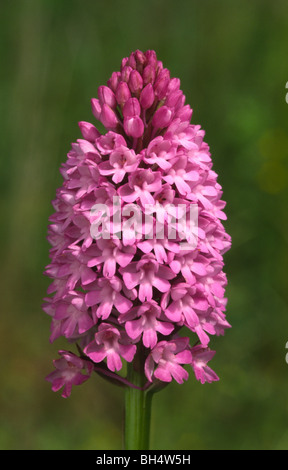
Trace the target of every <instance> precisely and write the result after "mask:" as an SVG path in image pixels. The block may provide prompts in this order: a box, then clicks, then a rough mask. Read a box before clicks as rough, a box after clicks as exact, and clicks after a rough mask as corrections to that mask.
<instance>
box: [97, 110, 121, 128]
mask: <svg viewBox="0 0 288 470" xmlns="http://www.w3.org/2000/svg"><path fill="white" fill-rule="evenodd" d="M100 121H101V122H102V124H103V126H105V127H107V129H115V127H117V124H118V119H117V116H116V114H115V113H114V111H113V110H112V109H111V108H110V107H109V106H108V104H104V105H103V106H102V110H101V115H100Z"/></svg>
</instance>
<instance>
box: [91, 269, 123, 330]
mask: <svg viewBox="0 0 288 470" xmlns="http://www.w3.org/2000/svg"><path fill="white" fill-rule="evenodd" d="M90 288H91V289H93V290H90V291H89V292H87V294H86V296H85V302H86V305H87V307H92V315H93V319H94V321H95V322H97V318H102V320H106V319H107V318H108V317H109V316H110V313H111V311H112V307H113V306H115V308H116V309H117V310H118V312H120V313H126V312H127V311H128V310H129V309H130V308H131V307H132V302H131V300H129V299H127V298H126V297H124V296H123V295H122V294H121V293H120V292H121V289H122V282H121V280H120V279H119V278H118V277H116V276H113V277H111V278H100V279H98V280H97V281H96V283H95V286H90ZM96 306H98V307H96Z"/></svg>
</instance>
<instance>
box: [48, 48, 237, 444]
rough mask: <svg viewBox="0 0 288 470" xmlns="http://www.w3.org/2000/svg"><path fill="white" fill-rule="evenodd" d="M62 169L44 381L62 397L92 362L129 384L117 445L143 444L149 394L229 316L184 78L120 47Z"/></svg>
mask: <svg viewBox="0 0 288 470" xmlns="http://www.w3.org/2000/svg"><path fill="white" fill-rule="evenodd" d="M91 105H92V113H93V115H94V118H93V121H94V119H95V120H96V121H100V122H101V123H102V125H103V126H104V128H105V132H104V133H102V134H101V133H100V132H99V131H98V129H97V127H96V126H95V125H94V123H90V122H86V121H81V122H79V127H80V131H81V134H82V135H81V137H79V138H78V139H77V140H76V142H75V143H73V144H72V147H71V150H70V151H69V152H68V155H67V160H66V162H65V163H64V164H63V165H62V167H61V169H60V171H61V174H62V176H63V184H62V187H61V188H59V189H58V190H57V192H56V197H55V200H54V201H53V207H54V214H53V215H52V216H51V217H50V221H49V222H50V223H49V229H48V240H49V243H50V244H51V249H50V260H51V261H50V264H49V265H48V266H47V268H46V271H45V273H46V275H47V276H49V277H50V278H51V279H52V284H51V285H50V287H49V288H48V295H47V297H46V298H45V303H44V306H43V309H44V311H45V312H46V313H47V314H48V315H49V316H50V317H51V335H50V341H51V342H52V341H55V340H56V339H57V338H59V337H65V338H66V339H67V341H68V342H69V344H72V343H74V344H75V346H76V347H75V351H74V352H71V351H70V350H69V351H63V350H61V351H59V355H60V358H59V359H56V360H55V361H54V366H55V370H54V371H53V372H51V373H50V374H49V375H48V377H47V380H48V381H50V382H51V383H52V390H54V391H57V390H60V389H62V396H63V397H68V396H69V395H70V393H71V388H72V386H73V385H79V384H82V383H83V382H84V381H86V380H88V379H89V378H90V377H91V375H92V372H96V373H98V374H100V375H101V376H103V377H106V378H107V379H108V380H111V381H112V382H113V383H118V384H119V385H122V386H123V387H125V388H126V401H125V407H126V417H125V419H126V421H125V442H126V444H125V445H126V448H127V449H145V448H146V449H147V448H148V445H149V444H148V437H149V416H150V407H151V396H152V393H153V392H154V391H157V390H160V389H161V388H162V387H163V386H164V385H165V384H168V383H169V382H171V381H176V382H178V383H179V384H182V383H183V382H184V381H186V380H187V379H188V377H189V374H191V373H192V374H193V373H194V377H195V378H196V379H197V380H198V381H200V382H201V383H202V384H203V383H205V382H208V383H210V382H213V381H217V380H219V378H218V376H217V374H216V373H215V372H214V371H213V370H212V369H211V368H210V367H209V366H208V365H207V364H208V362H209V361H210V360H211V359H212V357H213V356H214V354H215V351H212V350H211V349H210V348H209V343H210V337H211V336H213V335H222V334H223V333H224V331H225V329H226V328H229V327H230V325H229V323H228V322H227V320H226V316H225V309H226V302H227V300H226V298H225V287H226V283H227V280H226V276H225V273H224V271H223V268H224V263H223V255H224V253H225V252H226V251H227V250H228V249H229V248H230V245H231V240H230V236H229V235H228V234H227V233H226V231H225V228H224V226H223V223H222V221H223V220H225V219H226V216H225V213H224V212H223V209H224V207H225V202H223V200H222V188H221V186H220V184H219V183H218V181H217V174H216V173H215V171H213V169H212V160H211V155H210V151H209V147H208V145H207V143H206V142H205V141H204V134H205V133H204V131H203V130H202V129H201V128H200V126H199V125H195V124H191V123H190V121H191V117H192V109H191V108H190V106H189V105H187V104H185V96H184V94H183V92H182V91H181V89H180V80H179V79H177V78H172V77H171V76H170V72H169V70H168V69H166V68H164V66H163V64H162V62H161V61H159V60H158V59H157V57H156V53H155V52H154V51H152V50H148V51H146V52H145V53H143V52H141V51H139V50H137V51H135V52H133V53H131V55H130V56H129V57H127V58H125V59H123V60H122V63H121V67H120V70H119V71H118V72H113V73H112V75H111V77H110V79H109V80H108V82H107V84H106V85H104V86H100V87H99V89H98V95H97V97H96V98H92V100H91Z"/></svg>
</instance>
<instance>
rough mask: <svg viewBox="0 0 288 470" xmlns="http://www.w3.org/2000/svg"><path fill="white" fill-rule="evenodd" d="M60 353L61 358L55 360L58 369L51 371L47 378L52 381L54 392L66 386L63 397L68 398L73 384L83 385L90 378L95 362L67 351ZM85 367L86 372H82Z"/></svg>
mask: <svg viewBox="0 0 288 470" xmlns="http://www.w3.org/2000/svg"><path fill="white" fill-rule="evenodd" d="M59 354H60V356H61V358H60V359H57V360H55V361H54V367H55V369H56V370H55V371H54V372H51V373H50V374H49V375H48V376H47V377H46V380H48V381H49V382H51V383H52V390H53V392H57V391H58V390H60V388H62V387H64V389H63V392H62V397H63V398H68V397H69V396H70V394H71V389H72V386H73V385H81V384H82V383H83V382H85V381H86V380H87V379H89V377H90V375H91V372H92V370H93V364H92V363H91V362H89V361H85V360H83V359H80V358H79V357H78V356H76V355H75V354H72V353H70V352H67V351H59ZM83 369H84V372H86V374H85V373H83V372H82V370H83Z"/></svg>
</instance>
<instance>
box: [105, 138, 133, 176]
mask: <svg viewBox="0 0 288 470" xmlns="http://www.w3.org/2000/svg"><path fill="white" fill-rule="evenodd" d="M137 166H138V161H137V157H136V155H135V152H134V150H130V149H128V148H127V147H125V146H119V147H118V148H117V150H114V151H112V152H111V154H110V157H109V161H106V162H103V163H100V164H99V172H100V174H101V175H112V181H113V182H114V183H121V181H122V180H123V178H124V176H125V175H126V173H131V172H132V171H134V170H136V168H137Z"/></svg>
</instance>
